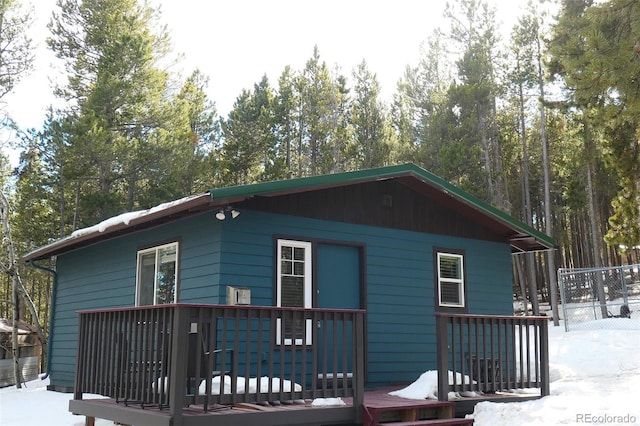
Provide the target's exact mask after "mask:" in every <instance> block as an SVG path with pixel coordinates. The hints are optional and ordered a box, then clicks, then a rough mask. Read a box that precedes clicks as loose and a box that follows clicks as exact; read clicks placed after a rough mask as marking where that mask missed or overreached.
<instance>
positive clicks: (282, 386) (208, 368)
mask: <svg viewBox="0 0 640 426" xmlns="http://www.w3.org/2000/svg"><path fill="white" fill-rule="evenodd" d="M364 314H365V312H364V311H362V310H336V309H297V308H277V307H257V306H244V307H242V306H226V305H185V304H177V305H159V306H148V307H136V308H122V309H108V310H97V311H84V312H80V314H79V315H80V318H79V338H78V358H77V366H76V382H75V394H74V399H75V400H81V399H82V396H83V393H91V394H99V395H103V396H107V397H110V398H113V399H115V400H116V401H117V402H118V403H119V404H124V405H137V406H143V407H157V408H160V409H161V410H164V409H166V410H168V411H169V413H170V415H171V416H172V418H173V419H174V420H175V419H176V418H177V417H180V416H182V409H183V408H184V407H186V406H191V408H193V405H196V406H201V407H202V411H203V412H207V411H208V410H213V409H220V408H221V407H222V406H225V405H226V406H232V405H234V404H239V403H257V404H260V403H266V402H271V403H273V402H276V401H280V402H283V403H286V402H290V401H296V400H304V399H315V398H337V397H352V398H353V407H352V408H353V410H354V418H356V417H359V413H360V412H361V406H362V399H363V393H364V359H365V356H364V351H363V347H364V344H363V339H364ZM176 424H179V422H178V423H176Z"/></svg>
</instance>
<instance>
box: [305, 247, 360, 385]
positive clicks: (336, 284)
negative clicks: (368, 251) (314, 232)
mask: <svg viewBox="0 0 640 426" xmlns="http://www.w3.org/2000/svg"><path fill="white" fill-rule="evenodd" d="M316 253H317V264H316V266H317V283H316V291H317V307H318V308H332V309H333V308H337V309H360V308H362V306H361V297H360V286H361V277H360V274H361V271H360V269H361V268H360V264H361V262H360V258H361V249H360V247H357V246H348V245H337V244H318V246H317V252H316ZM335 320H336V321H330V322H327V323H324V324H318V325H317V326H318V329H317V331H318V346H319V348H318V356H319V359H318V362H319V367H320V370H321V371H323V370H324V366H325V365H326V368H327V369H326V375H325V377H326V378H327V379H332V378H333V377H336V378H338V379H341V378H343V377H350V376H351V373H353V361H352V356H353V350H352V342H353V337H352V335H351V326H352V324H351V323H347V324H346V325H347V327H346V330H347V332H346V333H345V332H344V328H343V322H342V320H343V318H342V317H341V316H340V315H338V316H336V317H335ZM325 363H326V364H325ZM349 382H350V381H349Z"/></svg>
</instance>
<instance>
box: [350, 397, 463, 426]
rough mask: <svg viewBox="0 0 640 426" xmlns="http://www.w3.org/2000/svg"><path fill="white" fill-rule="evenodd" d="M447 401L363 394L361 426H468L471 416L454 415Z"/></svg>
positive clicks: (452, 405) (450, 403)
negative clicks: (468, 417) (463, 417)
mask: <svg viewBox="0 0 640 426" xmlns="http://www.w3.org/2000/svg"><path fill="white" fill-rule="evenodd" d="M454 407H455V405H454V403H453V402H449V401H435V400H410V399H404V398H399V397H394V396H391V395H388V394H379V395H376V396H375V397H373V398H372V397H365V401H364V404H363V407H362V410H363V416H362V420H363V422H362V423H363V426H455V425H461V426H465V425H466V426H471V425H473V419H461V418H455V412H454V410H455V408H454Z"/></svg>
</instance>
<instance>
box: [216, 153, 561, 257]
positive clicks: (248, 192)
mask: <svg viewBox="0 0 640 426" xmlns="http://www.w3.org/2000/svg"><path fill="white" fill-rule="evenodd" d="M401 176H413V177H415V178H417V179H419V180H421V181H423V182H425V183H426V184H428V185H431V186H434V187H436V188H438V189H440V190H441V191H443V192H445V193H447V194H449V195H450V196H452V197H454V198H456V199H458V200H459V201H461V202H463V203H465V204H467V205H469V206H471V207H472V208H474V209H476V210H478V211H480V212H483V213H485V214H487V215H489V216H492V217H493V218H495V219H497V220H498V221H500V222H502V223H504V224H506V225H508V226H509V227H510V228H512V229H513V230H515V231H517V232H519V233H523V234H527V235H530V236H531V237H533V238H534V239H536V240H537V241H538V242H539V243H541V244H542V245H544V246H546V247H547V248H553V247H555V246H556V242H555V240H554V239H553V238H551V237H550V236H548V235H546V234H545V233H543V232H540V231H538V230H536V229H534V228H533V227H531V226H529V225H527V224H525V223H523V222H521V221H519V220H518V219H515V218H514V217H512V216H511V215H509V214H507V213H505V212H503V211H502V210H500V209H498V208H496V207H494V206H492V205H491V204H489V203H486V202H484V201H482V200H480V199H479V198H477V197H475V196H473V195H471V194H469V193H468V192H466V191H464V190H462V189H460V188H458V187H456V186H455V185H452V184H451V183H449V182H447V181H445V180H444V179H442V178H440V177H438V176H436V175H434V174H433V173H430V172H428V171H427V170H425V169H423V168H421V167H419V166H417V165H415V164H413V163H408V164H400V165H395V166H386V167H379V168H373V169H365V170H358V171H353V172H342V173H335V174H328V175H321V176H310V177H304V178H295V179H289V180H279V181H271V182H262V183H256V184H250V185H240V186H232V187H226V188H218V189H211V190H209V192H210V194H211V196H212V198H213V200H217V201H221V200H225V199H229V200H234V199H243V198H250V197H253V196H260V195H265V196H266V195H277V194H279V193H283V194H286V193H293V192H305V191H312V190H315V189H320V188H323V187H332V186H345V185H351V184H356V183H361V182H371V181H376V180H385V179H392V178H396V177H401Z"/></svg>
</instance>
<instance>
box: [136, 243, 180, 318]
mask: <svg viewBox="0 0 640 426" xmlns="http://www.w3.org/2000/svg"><path fill="white" fill-rule="evenodd" d="M171 246H175V247H176V260H175V269H176V271H175V275H176V276H175V283H174V286H175V289H174V296H173V301H172V302H171V303H178V294H179V282H180V281H179V274H180V272H179V271H180V268H179V264H180V242H179V241H178V240H174V241H171V242H167V243H163V244H159V245H155V246H152V247H148V248H145V249H140V250H138V251H137V252H136V295H135V306H156V305H158V303H157V299H156V294H157V290H158V279H157V278H158V252H159V251H160V250H162V249H164V248H166V247H171ZM153 252H155V270H154V278H153V304H152V305H141V304H140V257H141V256H143V255H145V254H148V253H153Z"/></svg>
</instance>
